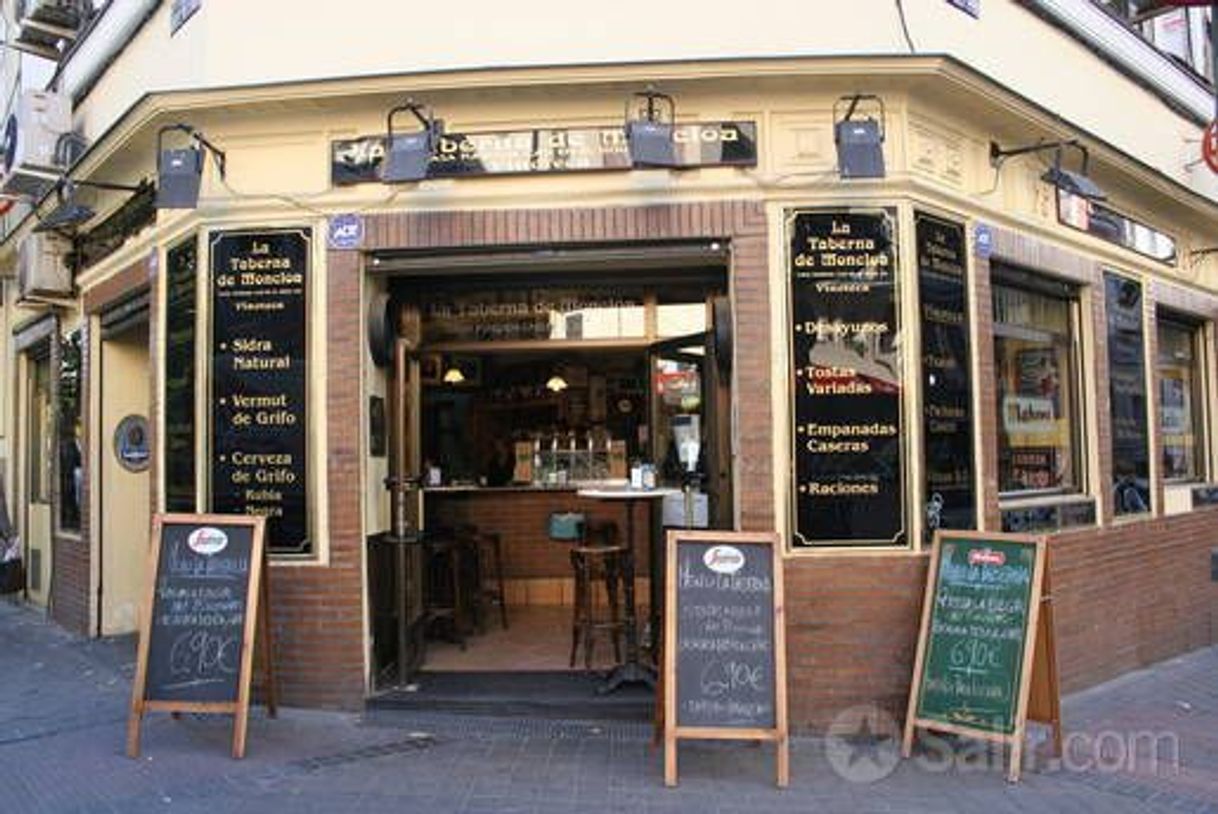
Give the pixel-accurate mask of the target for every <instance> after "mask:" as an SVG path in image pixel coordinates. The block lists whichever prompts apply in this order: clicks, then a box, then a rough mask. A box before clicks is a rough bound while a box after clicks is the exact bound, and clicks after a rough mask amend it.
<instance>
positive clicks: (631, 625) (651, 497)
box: [577, 488, 681, 693]
mask: <svg viewBox="0 0 1218 814" xmlns="http://www.w3.org/2000/svg"><path fill="white" fill-rule="evenodd" d="M577 494H578V495H579V496H580V497H587V498H592V499H593V500H620V501H622V502H623V503H625V504H626V557H625V562H623V563H622V576H623V579H624V581H625V583H626V660H625V661H624V662H622V663H621V664H619V665H618V666H617V667H615V668H614V669H613V672H611V673H610V674H609V677H608V678H606V679H605V683H604V684H602V685H601V687H600V690H599V691H600V692H601V693H609V692H613V691H614V690H616V689H617V688H618V687H620V686H622V685H623V684H632V683H643V684H646V685H648V686H649V687H655V683H656V677H655V671H654V670H653V669H652V668H651V666H650V665H647V664H644V663H643V662H642V660H641V659H640V658H639V621H638V613H637V612H636V609H635V604H634V507H635V505H636V504H637V503H638V502H639V501H640V500H645V501H647V553H648V556H649V558H650V560H651V562H650V563H649V566H650V571H651V591H650V595H651V606H650V608H649V610H648V613H649V616H650V618H651V620H652V632H651V635H652V636H655V635H656V629H655V626H656V621H655V620H656V619H657V618H658V612H659V609H658V608H657V607H656V600H655V598H656V596H657V591H658V587H659V586H658V585H657V584H656V582H657V577H656V574H657V569H656V567H655V566H656V563H658V562H659V561H660V560H659V556H660V555H659V554H658V553H657V551H656V544H655V535H653V534H652V533H651V525H652V507H653V506H654V505H655V501H656V500H662V499H663V498H665V497H666V496H668V495H677V494H681V490H680V489H667V488H659V489H625V488H620V489H595V488H592V489H580V490H579V492H577Z"/></svg>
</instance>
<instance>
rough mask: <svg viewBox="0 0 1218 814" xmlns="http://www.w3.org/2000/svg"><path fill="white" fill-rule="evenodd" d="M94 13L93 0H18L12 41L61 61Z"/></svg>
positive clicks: (27, 51)
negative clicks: (68, 46) (66, 48)
mask: <svg viewBox="0 0 1218 814" xmlns="http://www.w3.org/2000/svg"><path fill="white" fill-rule="evenodd" d="M92 14H93V3H92V2H90V0H21V2H19V3H18V4H17V32H16V34H15V36H14V37H13V39H12V41H11V43H10V44H11V45H12V46H13V47H14V48H17V49H18V50H21V51H25V52H26V53H30V54H34V55H35V56H40V57H43V58H44V59H50V60H55V61H58V60H59V58H60V57H61V56H63V52H64V49H65V47H66V46H67V45H70V44H71V43H72V42H74V41H75V40H76V36H77V35H78V34H79V33H80V30H81V28H83V27H84V24H85V23H86V22H88V20H89V17H90V16H92Z"/></svg>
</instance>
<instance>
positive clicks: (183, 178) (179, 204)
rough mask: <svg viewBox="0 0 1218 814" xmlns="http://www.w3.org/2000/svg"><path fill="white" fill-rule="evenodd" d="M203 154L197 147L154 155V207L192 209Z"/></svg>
mask: <svg viewBox="0 0 1218 814" xmlns="http://www.w3.org/2000/svg"><path fill="white" fill-rule="evenodd" d="M202 177H203V153H202V151H201V150H199V149H198V148H197V147H183V148H181V149H177V150H161V151H160V153H158V155H157V170H156V208H157V209H194V208H195V207H196V206H197V205H198V203H199V181H200V179H201V178H202Z"/></svg>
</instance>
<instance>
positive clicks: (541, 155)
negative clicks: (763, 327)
mask: <svg viewBox="0 0 1218 814" xmlns="http://www.w3.org/2000/svg"><path fill="white" fill-rule="evenodd" d="M385 139H386V137H385V136H383V135H380V136H363V137H361V138H356V139H344V140H341V141H335V142H332V144H331V146H330V181H331V183H333V184H335V185H344V184H363V183H370V182H379V181H380V180H381V176H380V172H381V170H380V167H381V162H382V161H383V160H384V158H385ZM672 140H673V148H674V152H675V154H676V160H677V163H676V166H677V167H713V166H736V167H752V166H755V165H756V164H757V124H756V122H748V121H739V122H694V123H690V124H678V125H677V126H676V127H675V128H674V130H673V138H672ZM632 166H633V163H632V162H631V160H630V145H629V143H628V142H627V141H626V131H625V129H624V128H622V127H621V126H620V125H619V126H614V127H583V128H566V129H557V128H555V129H550V128H537V129H533V130H497V131H493V132H487V133H445V134H444V135H442V136H441V137H440V139H439V143H438V144H437V145H436V149H435V153H434V154H433V155H432V157H431V161H430V163H429V164H428V168H427V177H428V178H454V177H467V176H469V177H472V176H482V175H516V174H522V173H552V172H590V171H595V170H628V169H630V168H631V167H632Z"/></svg>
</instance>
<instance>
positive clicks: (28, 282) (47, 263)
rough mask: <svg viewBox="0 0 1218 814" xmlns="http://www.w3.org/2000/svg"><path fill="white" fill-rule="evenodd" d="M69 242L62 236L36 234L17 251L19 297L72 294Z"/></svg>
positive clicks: (46, 298)
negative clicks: (68, 255)
mask: <svg viewBox="0 0 1218 814" xmlns="http://www.w3.org/2000/svg"><path fill="white" fill-rule="evenodd" d="M67 252H68V245H67V243H66V242H65V241H64V240H62V239H61V238H58V237H55V236H53V235H49V234H40V233H34V234H29V235H26V236H25V239H23V240H22V241H21V245H20V247H19V248H18V250H17V299H18V300H35V301H37V300H60V299H63V298H65V297H71V296H72V293H73V292H72V269H71V268H69V266H68V263H67V257H66V255H67Z"/></svg>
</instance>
